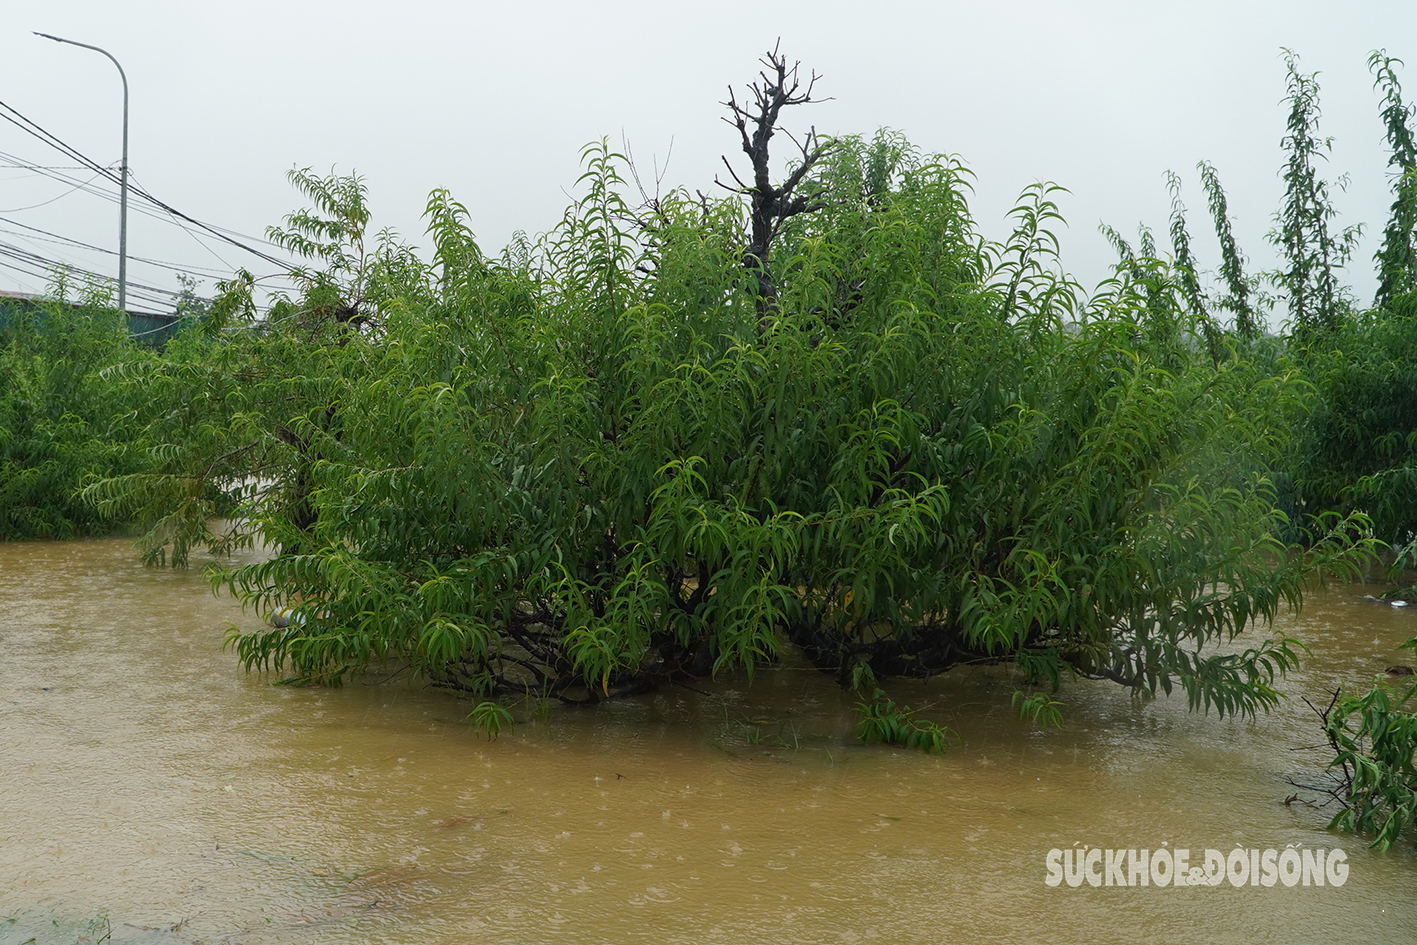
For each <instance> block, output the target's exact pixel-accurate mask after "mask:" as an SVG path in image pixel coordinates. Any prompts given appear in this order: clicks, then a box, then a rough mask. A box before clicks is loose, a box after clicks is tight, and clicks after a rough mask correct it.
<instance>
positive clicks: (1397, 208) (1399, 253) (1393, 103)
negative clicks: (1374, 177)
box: [1368, 51, 1417, 308]
mask: <svg viewBox="0 0 1417 945" xmlns="http://www.w3.org/2000/svg"><path fill="white" fill-rule="evenodd" d="M1398 65H1401V61H1400V60H1397V59H1393V58H1392V57H1390V56H1388V55H1386V54H1384V53H1383V52H1380V51H1379V52H1374V53H1373V54H1372V55H1371V56H1369V57H1368V67H1369V68H1370V69H1371V70H1372V72H1373V75H1374V76H1375V79H1374V85H1376V86H1377V87H1378V88H1380V89H1382V92H1383V107H1382V119H1383V126H1384V130H1385V131H1386V134H1387V141H1388V146H1389V147H1390V148H1391V149H1392V154H1391V156H1390V157H1389V158H1388V167H1390V168H1392V169H1393V175H1394V178H1393V182H1392V190H1393V196H1394V200H1393V202H1392V210H1391V215H1390V216H1389V218H1388V224H1387V227H1386V228H1384V230H1383V244H1382V246H1381V248H1379V249H1378V252H1377V256H1376V257H1375V258H1376V260H1377V263H1378V292H1377V296H1376V297H1375V298H1374V299H1373V306H1374V307H1375V308H1384V307H1386V306H1388V305H1390V304H1391V303H1392V302H1394V301H1395V300H1396V299H1398V298H1399V297H1401V296H1405V295H1407V294H1408V293H1410V292H1412V291H1413V290H1414V289H1417V247H1414V245H1413V231H1414V229H1417V142H1414V140H1413V137H1412V127H1411V121H1412V115H1413V113H1414V109H1413V108H1412V107H1411V106H1409V105H1406V104H1405V103H1404V102H1403V100H1402V87H1401V86H1400V85H1399V84H1398V81H1397V69H1396V68H1395V67H1396V66H1398Z"/></svg>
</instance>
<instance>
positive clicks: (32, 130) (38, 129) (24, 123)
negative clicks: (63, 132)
mask: <svg viewBox="0 0 1417 945" xmlns="http://www.w3.org/2000/svg"><path fill="white" fill-rule="evenodd" d="M0 108H3V109H5V111H8V112H9V113H10V114H11V115H14V116H15V118H11V117H10V115H5V114H0V118H3V119H5V120H6V121H8V122H9V123H10V124H12V125H14V126H15V127H17V128H19V129H20V130H21V131H24V132H25V133H27V134H29V135H32V136H33V137H35V138H38V139H39V140H40V141H43V142H44V143H45V144H48V145H49V146H50V147H52V148H55V149H56V150H58V151H60V152H61V153H63V154H67V155H69V156H70V157H72V158H74V159H75V160H77V161H80V162H82V163H83V164H84V165H85V166H86V167H88V168H89V169H90V170H93V171H97V172H98V173H99V174H101V175H103V176H104V177H106V178H108V179H109V180H110V181H112V182H114V183H121V181H120V180H119V178H118V176H117V175H116V174H114V173H113V171H111V170H109V169H108V168H106V167H103V166H102V165H100V164H98V163H97V162H96V161H94V160H93V159H92V158H90V157H88V156H87V155H85V154H84V153H83V152H81V151H79V150H78V149H77V148H74V147H72V146H71V145H69V144H66V143H65V142H64V141H63V140H62V139H60V138H59V137H58V136H56V135H54V134H51V133H50V132H49V131H46V130H45V129H44V128H43V127H42V126H41V125H39V124H38V123H37V122H35V121H33V120H31V119H30V118H27V117H25V115H24V114H22V113H21V112H20V111H19V110H18V109H16V108H14V107H13V106H11V105H9V104H8V103H6V102H4V101H0ZM16 118H18V119H19V120H18V121H16V120H15V119H16ZM129 187H130V189H132V190H133V191H134V192H135V193H137V194H138V196H140V197H142V198H143V199H145V200H147V201H148V202H149V203H151V204H153V205H154V206H157V207H159V208H161V209H162V210H165V211H166V212H167V213H169V214H171V215H173V216H175V217H180V218H182V219H183V220H186V221H187V222H188V223H191V224H192V225H193V226H197V227H200V228H201V229H203V230H206V231H207V232H209V233H211V234H212V235H213V236H215V237H216V238H217V239H220V240H223V241H225V242H227V243H230V244H231V245H233V246H235V247H237V248H239V249H244V250H246V252H248V253H250V254H252V255H253V256H256V257H258V258H260V259H264V260H265V261H266V262H268V263H270V264H272V265H274V266H279V267H280V268H281V269H283V270H285V271H286V272H287V273H288V272H291V271H293V269H294V268H295V267H294V266H292V265H291V264H289V263H287V262H285V261H283V260H280V259H277V258H276V257H274V256H272V255H270V254H269V253H266V252H263V251H261V250H259V249H256V248H255V247H253V246H248V245H246V244H245V243H243V242H241V241H240V240H237V239H235V238H233V237H230V236H227V235H226V234H225V233H222V232H220V231H219V230H217V229H216V228H214V227H212V226H210V225H208V224H206V223H203V222H202V221H201V220H198V219H196V218H195V217H190V216H188V215H187V214H185V213H183V212H182V211H181V210H178V209H177V208H176V207H173V206H171V205H170V204H167V203H164V202H163V201H161V200H159V199H158V198H157V197H154V196H153V195H152V194H151V193H149V192H148V191H147V189H146V188H143V187H138V186H135V185H133V184H132V183H131V182H130V183H129ZM218 258H220V257H218Z"/></svg>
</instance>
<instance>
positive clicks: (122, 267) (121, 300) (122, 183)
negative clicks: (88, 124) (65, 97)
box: [34, 32, 128, 312]
mask: <svg viewBox="0 0 1417 945" xmlns="http://www.w3.org/2000/svg"><path fill="white" fill-rule="evenodd" d="M34 35H36V36H43V37H44V38H45V39H52V40H54V41H55V42H56V43H67V44H69V45H70V46H82V47H83V48H84V49H92V50H93V51H94V52H97V53H103V54H104V55H105V56H107V57H108V61H109V62H111V63H113V64H114V65H115V66H117V67H118V76H119V78H121V79H122V80H123V165H122V167H120V168H119V172H118V173H119V177H118V195H119V198H118V307H119V308H120V309H122V310H123V311H125V312H126V311H127V310H128V76H127V74H125V73H124V72H123V67H122V66H120V65H118V60H117V59H114V58H113V54H112V53H111V52H109V51H108V50H106V49H99V48H98V47H97V46H90V45H89V44H88V43H79V42H75V41H74V40H72V39H64V38H63V37H60V36H50V35H49V34H48V33H40V32H36V33H35V34H34Z"/></svg>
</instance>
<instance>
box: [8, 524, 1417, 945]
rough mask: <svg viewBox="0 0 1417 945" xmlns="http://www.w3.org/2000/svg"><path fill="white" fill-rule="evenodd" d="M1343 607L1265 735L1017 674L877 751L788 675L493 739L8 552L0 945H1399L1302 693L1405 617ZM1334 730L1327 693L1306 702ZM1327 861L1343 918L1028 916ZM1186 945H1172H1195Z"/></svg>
mask: <svg viewBox="0 0 1417 945" xmlns="http://www.w3.org/2000/svg"><path fill="white" fill-rule="evenodd" d="M1371 590H1372V589H1371V588H1343V589H1339V590H1337V591H1334V592H1331V593H1329V594H1327V595H1324V596H1316V597H1315V598H1313V599H1312V600H1311V602H1310V605H1309V607H1308V608H1307V609H1306V610H1305V612H1304V614H1303V616H1302V618H1301V619H1298V620H1292V621H1288V622H1286V624H1285V625H1284V627H1283V628H1282V629H1285V630H1287V631H1289V632H1291V633H1294V634H1296V635H1298V636H1300V637H1301V638H1302V639H1304V640H1305V641H1306V642H1308V643H1309V644H1310V646H1311V647H1312V648H1313V651H1314V656H1313V658H1312V659H1311V660H1309V662H1308V663H1307V664H1306V666H1305V667H1304V669H1303V670H1302V672H1300V673H1299V674H1297V675H1295V676H1293V677H1291V679H1290V681H1289V683H1288V685H1287V686H1286V688H1287V690H1288V691H1289V692H1290V693H1291V696H1292V697H1291V698H1290V699H1289V700H1288V701H1287V703H1286V704H1285V705H1284V706H1283V707H1282V708H1281V709H1280V710H1279V711H1277V712H1275V713H1274V714H1272V715H1270V716H1268V717H1262V718H1260V719H1259V720H1258V721H1255V722H1249V721H1243V720H1242V721H1236V720H1230V719H1226V720H1223V721H1220V720H1216V719H1215V718H1214V717H1210V718H1206V717H1203V716H1195V715H1191V714H1189V713H1187V712H1186V711H1185V705H1184V700H1161V701H1158V702H1155V703H1152V704H1146V705H1143V704H1140V703H1137V702H1134V701H1132V700H1131V699H1130V698H1129V697H1128V696H1127V695H1126V694H1125V693H1123V692H1121V691H1120V690H1119V689H1118V687H1116V686H1114V685H1111V684H1091V683H1081V684H1073V685H1070V686H1068V687H1067V689H1066V690H1065V692H1064V696H1063V698H1064V699H1065V700H1066V702H1067V704H1068V725H1067V727H1066V729H1064V730H1062V731H1049V732H1038V731H1035V730H1033V729H1031V728H1030V727H1028V726H1026V725H1023V724H1021V723H1019V722H1017V721H1016V720H1015V719H1014V717H1013V713H1012V711H1011V709H1010V701H1009V698H1010V695H1011V693H1012V691H1013V688H1014V684H1013V682H1012V681H1011V680H1010V678H1009V675H1008V673H1007V672H1006V671H1005V670H1003V669H998V668H995V669H987V670H975V671H962V672H955V673H952V674H950V675H948V676H946V677H944V678H941V679H937V680H934V681H933V682H931V683H929V684H924V685H921V684H909V685H899V686H894V687H893V688H892V690H891V694H892V696H893V697H895V698H897V699H898V700H900V701H903V702H907V703H910V704H912V705H916V706H920V705H928V706H929V708H928V709H927V710H926V711H925V713H924V714H925V715H927V716H928V717H931V718H934V719H936V720H939V721H942V722H945V723H947V724H949V725H951V726H952V727H953V728H954V729H955V730H956V731H957V732H958V733H959V735H960V739H961V741H962V744H960V745H959V746H958V747H956V748H954V749H953V750H951V751H950V752H949V753H948V754H946V755H944V756H940V757H930V756H926V755H923V754H920V753H916V752H906V751H903V750H898V749H890V748H880V747H865V746H862V745H860V744H857V743H856V742H855V741H854V740H853V739H852V737H851V726H852V716H851V714H850V705H851V702H852V699H851V697H850V696H848V695H847V694H844V693H842V692H841V691H840V690H838V689H837V688H836V686H835V685H834V683H833V682H832V681H831V680H830V679H829V678H827V677H825V676H822V675H820V674H818V673H816V672H814V671H812V670H810V669H807V668H805V667H803V666H799V665H791V664H788V665H784V666H782V667H779V668H777V669H775V670H771V671H767V672H761V673H759V674H758V676H757V677H756V679H755V680H754V682H753V684H752V686H751V687H748V686H747V685H746V683H745V681H744V680H720V681H719V682H717V683H713V684H707V685H705V686H704V687H702V688H703V689H704V690H705V693H699V692H695V691H691V690H688V689H684V688H678V687H676V688H671V689H666V690H664V691H661V692H660V693H658V694H655V695H652V696H647V697H643V698H641V699H639V700H635V701H631V702H626V703H623V704H612V705H608V706H603V707H600V708H598V709H590V710H556V711H555V712H553V714H552V721H551V722H550V724H549V725H545V724H542V723H539V722H536V721H534V720H530V719H528V720H527V721H526V722H524V723H523V724H521V725H518V726H516V727H515V729H513V730H512V731H511V732H509V733H506V734H504V735H503V736H502V738H501V739H499V740H498V741H495V742H488V741H486V740H484V739H482V738H481V737H480V736H478V735H477V734H475V733H474V732H473V731H471V730H470V729H469V728H468V727H467V726H466V725H465V723H464V722H463V721H462V718H461V717H462V715H463V714H464V713H465V712H466V710H467V707H466V705H465V704H463V703H461V702H459V701H458V700H457V699H455V698H453V697H451V696H449V695H447V694H445V693H441V692H436V691H429V690H426V689H424V688H421V687H419V686H418V685H415V684H410V683H409V682H408V681H406V680H393V681H389V682H382V681H381V682H380V683H379V684H373V681H371V682H370V683H369V684H354V685H349V686H347V687H345V688H343V689H333V690H331V689H287V688H281V687H274V686H271V685H269V684H268V681H266V680H263V679H261V678H258V677H251V676H246V675H244V674H243V673H241V671H240V670H239V669H238V667H237V666H236V664H235V659H234V658H233V656H232V655H231V654H229V653H223V652H222V649H221V645H222V635H223V630H222V627H223V625H224V624H226V623H227V622H235V623H237V624H239V625H243V626H247V625H252V626H253V625H254V623H255V618H254V617H253V616H252V615H243V614H242V613H241V611H240V608H239V607H238V606H236V605H234V604H233V603H232V602H231V601H230V600H229V599H227V598H215V597H213V596H212V594H211V593H210V590H209V587H208V585H207V583H206V582H205V580H204V579H203V578H202V576H201V574H200V573H199V571H198V570H193V571H182V572H172V571H159V570H146V569H144V568H142V567H141V566H140V565H138V564H136V562H135V560H134V556H133V554H132V551H131V548H130V547H129V546H128V544H127V543H125V542H121V541H105V542H85V543H73V544H8V545H6V544H0V943H11V942H15V943H19V942H23V941H25V940H27V939H29V938H31V937H34V938H35V939H36V941H37V942H41V943H43V942H49V941H63V942H75V941H82V940H87V941H97V940H98V939H99V938H101V937H102V936H103V935H104V934H105V933H107V932H111V933H112V937H111V939H110V941H112V942H115V943H118V942H174V943H177V942H181V943H191V942H196V941H202V942H208V943H213V942H262V943H264V942H299V943H307V942H320V943H324V942H366V941H372V940H378V941H388V942H418V943H438V942H449V943H452V942H469V941H487V942H526V943H540V942H576V943H583V942H622V941H640V940H643V941H654V942H657V943H661V942H667V943H680V942H682V943H699V942H710V943H711V942H724V943H729V942H731V943H741V942H760V941H765V940H772V941H774V942H777V943H783V945H786V943H794V942H804V943H805V942H812V943H816V942H846V943H850V942H866V941H879V942H883V943H884V942H891V943H896V942H899V943H916V942H918V943H938V942H942V941H959V942H1022V941H1056V942H1087V941H1100V940H1104V939H1105V940H1118V939H1121V938H1122V937H1125V940H1127V941H1129V942H1163V941H1164V942H1175V941H1209V942H1247V943H1248V942H1294V941H1305V942H1308V941H1313V942H1318V941H1324V942H1359V941H1361V942H1365V943H1383V942H1403V943H1406V942H1410V941H1411V940H1412V934H1413V933H1412V929H1413V928H1414V927H1417V900H1414V897H1413V896H1412V895H1411V892H1412V889H1413V887H1414V883H1417V859H1414V857H1413V856H1412V855H1411V854H1410V853H1408V852H1405V851H1394V852H1392V853H1389V854H1385V855H1378V854H1373V853H1370V852H1369V851H1367V850H1366V849H1364V845H1363V843H1362V841H1361V840H1358V839H1357V838H1354V837H1350V836H1345V835H1339V834H1330V833H1328V832H1326V831H1325V830H1324V829H1323V826H1324V824H1325V823H1326V822H1327V819H1328V816H1329V812H1325V811H1317V810H1312V809H1309V808H1307V807H1305V806H1304V805H1302V804H1299V803H1296V804H1292V805H1290V806H1285V805H1284V803H1283V800H1284V798H1285V797H1286V796H1287V795H1289V794H1290V793H1292V789H1291V788H1290V787H1289V785H1288V784H1287V783H1286V778H1288V777H1298V778H1301V779H1302V778H1305V777H1309V778H1312V777H1314V776H1315V773H1314V770H1315V769H1314V768H1313V760H1314V759H1315V758H1317V757H1319V756H1320V753H1318V752H1302V751H1295V750H1294V749H1296V748H1301V747H1303V746H1307V745H1312V744H1314V742H1315V741H1316V740H1317V738H1318V731H1317V727H1316V725H1315V721H1314V716H1313V714H1312V712H1311V711H1310V710H1309V708H1308V707H1307V706H1305V705H1304V703H1303V702H1302V701H1301V699H1300V698H1299V696H1302V695H1309V696H1310V697H1311V698H1314V699H1315V700H1317V699H1318V698H1319V697H1321V696H1324V693H1325V691H1326V690H1328V689H1331V688H1332V687H1334V686H1336V685H1338V684H1340V683H1343V684H1347V685H1350V686H1359V685H1364V684H1366V682H1367V681H1368V680H1369V679H1371V677H1372V675H1373V674H1374V673H1379V672H1381V671H1382V670H1383V669H1384V668H1385V667H1386V666H1388V665H1389V664H1391V663H1393V662H1397V661H1400V660H1401V659H1402V657H1401V656H1399V655H1398V654H1397V653H1396V651H1395V649H1394V648H1395V647H1396V645H1397V644H1398V643H1400V642H1402V641H1403V640H1405V639H1407V638H1409V637H1411V636H1414V635H1417V607H1412V608H1408V609H1406V610H1405V611H1402V610H1396V609H1394V608H1390V607H1386V606H1383V605H1376V604H1372V603H1368V602H1364V601H1363V600H1362V599H1361V596H1362V594H1363V593H1365V592H1366V591H1371ZM1325 699H1326V697H1325ZM1163 843H1166V844H1168V845H1169V846H1171V847H1187V848H1190V849H1191V850H1192V851H1193V853H1192V862H1193V863H1197V862H1198V861H1199V859H1200V853H1201V851H1203V850H1205V849H1206V848H1214V849H1219V850H1222V851H1226V852H1228V851H1229V850H1231V849H1234V848H1235V847H1236V846H1237V845H1238V846H1242V847H1246V848H1261V849H1263V848H1270V847H1275V848H1279V849H1281V850H1282V849H1283V848H1284V847H1285V846H1286V845H1288V844H1297V845H1303V846H1305V847H1325V848H1330V849H1331V848H1333V847H1335V846H1340V847H1342V848H1344V849H1345V850H1346V851H1347V852H1348V856H1349V862H1350V864H1351V874H1350V876H1349V879H1348V882H1347V883H1346V884H1345V885H1344V886H1343V887H1341V888H1333V887H1325V888H1303V887H1294V888H1287V887H1283V886H1275V887H1273V888H1264V887H1257V888H1251V887H1242V888H1238V889H1237V888H1232V887H1231V886H1229V885H1228V884H1227V885H1223V886H1220V887H1214V888H1211V887H1202V888H1180V889H1178V888H1169V887H1168V888H1157V887H1154V886H1153V887H1149V888H1121V889H1118V888H1107V887H1101V888H1092V887H1090V886H1086V885H1084V886H1082V887H1079V888H1070V887H1068V886H1067V885H1063V886H1061V887H1059V888H1050V887H1048V886H1047V885H1045V883H1044V877H1045V875H1046V868H1045V862H1044V860H1045V857H1046V855H1047V852H1048V851H1049V850H1050V849H1052V848H1055V847H1056V848H1069V849H1070V848H1072V847H1073V846H1074V845H1076V846H1078V847H1082V846H1084V845H1088V846H1099V845H1100V846H1105V847H1137V848H1153V849H1154V848H1158V847H1160V846H1161V845H1162V844H1163ZM1182 933H1184V934H1182Z"/></svg>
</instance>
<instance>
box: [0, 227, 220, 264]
mask: <svg viewBox="0 0 1417 945" xmlns="http://www.w3.org/2000/svg"><path fill="white" fill-rule="evenodd" d="M0 222H3V223H8V224H10V225H11V226H18V227H21V228H23V229H26V230H29V231H30V232H31V233H37V234H40V235H38V236H34V237H30V238H31V239H37V240H41V241H43V242H46V243H49V242H58V243H65V244H68V245H70V246H78V247H80V248H82V249H91V250H93V251H94V252H96V253H105V254H107V255H109V256H117V255H118V251H117V250H113V249H108V248H107V247H104V246H95V245H93V244H92V243H85V242H84V241H82V240H76V239H73V238H72V237H68V236H61V235H60V234H58V233H51V232H49V231H48V230H41V229H40V228H39V227H37V226H30V225H29V224H28V223H21V222H20V221H19V220H11V219H9V218H8V217H2V216H0ZM0 233H9V234H10V235H11V236H24V234H23V233H17V232H15V231H14V230H7V229H5V228H4V227H0ZM45 237H49V239H45ZM128 258H129V259H131V260H133V261H134V262H141V263H146V264H147V265H149V266H158V267H160V268H163V269H171V270H173V271H174V272H181V273H184V274H186V275H189V276H202V277H203V278H208V279H210V278H215V277H218V276H220V277H223V278H224V277H226V276H229V275H231V273H232V270H231V269H230V268H227V269H216V268H213V267H210V266H195V265H189V266H179V265H178V264H176V263H170V262H164V261H163V260H161V259H148V258H146V257H144V256H131V255H130V256H129V257H128Z"/></svg>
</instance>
